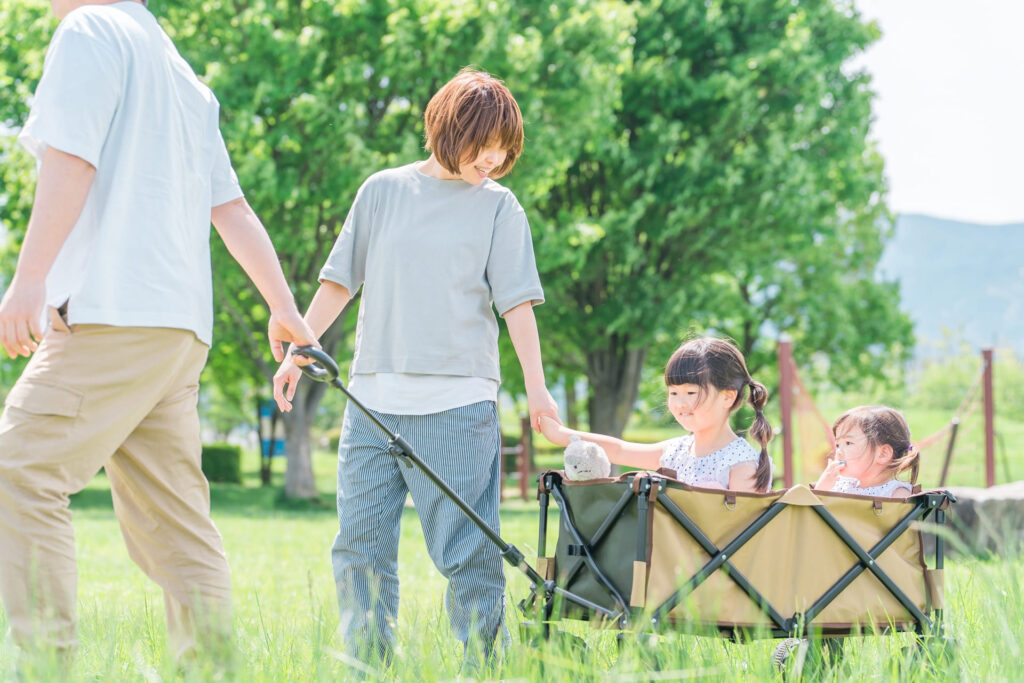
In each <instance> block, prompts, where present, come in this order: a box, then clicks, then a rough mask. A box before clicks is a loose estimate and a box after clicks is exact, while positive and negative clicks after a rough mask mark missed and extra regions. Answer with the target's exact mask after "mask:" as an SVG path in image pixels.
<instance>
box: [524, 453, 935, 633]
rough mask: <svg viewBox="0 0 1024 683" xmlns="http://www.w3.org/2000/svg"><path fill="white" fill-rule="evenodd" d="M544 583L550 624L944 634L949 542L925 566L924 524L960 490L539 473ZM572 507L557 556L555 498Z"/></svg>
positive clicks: (563, 510)
mask: <svg viewBox="0 0 1024 683" xmlns="http://www.w3.org/2000/svg"><path fill="white" fill-rule="evenodd" d="M539 483H540V487H539V500H540V533H539V539H538V555H539V557H538V566H537V571H538V572H539V573H540V574H541V575H542V576H543V577H544V579H545V584H546V587H545V590H543V591H541V590H538V589H537V588H539V587H535V591H534V593H533V594H532V595H531V597H530V599H528V600H527V601H526V604H525V605H523V606H524V607H529V606H531V605H532V607H533V608H534V609H535V610H536V611H539V612H540V614H539V615H538V616H539V617H540V620H541V621H543V622H544V623H550V622H552V621H554V620H558V619H562V618H569V619H586V620H600V621H602V622H603V623H604V624H605V625H607V626H610V627H613V628H637V627H640V628H651V629H672V630H684V631H697V632H707V631H708V630H711V631H714V630H717V631H718V632H720V633H721V634H722V635H726V636H729V637H732V638H736V639H747V638H756V637H775V638H787V637H788V638H822V637H830V636H841V635H850V634H856V633H865V632H892V631H914V632H916V633H918V634H919V635H921V636H925V635H934V634H936V633H937V632H938V629H939V625H940V622H941V618H942V607H943V602H942V574H943V569H942V568H943V541H942V536H941V534H940V535H938V536H937V537H936V538H937V540H936V543H935V551H934V557H933V558H932V563H931V567H929V566H928V564H927V563H926V562H925V557H924V550H923V548H924V545H923V539H922V534H921V531H920V528H919V524H918V523H919V522H922V521H924V520H929V521H930V522H932V523H933V524H935V525H939V526H941V525H943V524H944V521H945V520H944V517H945V511H946V509H947V508H948V507H949V505H950V503H952V502H953V501H954V499H953V497H952V496H951V495H950V494H949V493H948V492H945V491H927V492H915V493H914V494H913V495H911V496H910V498H908V499H906V500H896V499H892V498H872V497H867V496H858V495H851V494H842V493H832V492H820V491H815V490H813V489H811V488H809V487H807V486H803V485H800V486H795V487H793V488H791V489H789V490H785V491H773V492H770V493H765V494H753V493H741V492H734V491H723V490H714V489H701V488H694V487H691V486H687V485H685V484H682V483H681V482H678V481H676V480H675V479H672V478H670V477H669V476H667V475H666V474H659V473H653V472H630V473H627V474H624V475H622V476H621V477H619V478H616V479H600V480H592V481H585V482H577V481H570V480H568V479H566V478H565V477H564V475H563V473H561V472H558V471H551V472H545V473H544V474H542V475H541V477H540V481H539ZM551 499H554V502H555V503H556V504H557V505H558V508H559V509H560V515H559V523H558V542H557V546H556V548H555V552H554V554H553V555H552V556H547V554H546V546H547V518H548V507H549V503H550V500H551Z"/></svg>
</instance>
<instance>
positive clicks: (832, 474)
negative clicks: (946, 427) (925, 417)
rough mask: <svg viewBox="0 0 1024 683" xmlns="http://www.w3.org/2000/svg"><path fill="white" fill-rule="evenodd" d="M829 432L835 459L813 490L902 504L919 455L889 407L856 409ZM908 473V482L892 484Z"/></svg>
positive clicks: (904, 426)
mask: <svg viewBox="0 0 1024 683" xmlns="http://www.w3.org/2000/svg"><path fill="white" fill-rule="evenodd" d="M832 432H833V434H835V437H836V448H835V453H834V455H833V456H832V457H831V458H829V461H828V465H827V466H826V467H825V471H824V472H822V473H821V477H819V478H818V482H817V483H816V484H815V485H814V488H816V489H819V490H825V491H836V492H837V493H856V494H859V495H862V496H876V497H883V498H906V497H907V496H909V495H910V494H911V492H912V491H913V485H914V484H915V483H916V482H917V469H918V465H919V462H920V454H919V453H918V452H917V449H915V448H914V446H913V445H912V444H911V443H910V427H908V426H907V421H906V420H905V419H904V418H903V415H901V414H900V413H899V411H896V410H893V409H892V408H889V407H887V406H859V407H857V408H851V409H850V410H847V411H846V412H845V413H843V414H842V415H841V416H840V417H839V419H838V420H836V422H835V425H833V427H832ZM907 470H909V471H910V481H909V482H906V481H901V480H899V479H897V478H896V475H897V474H899V473H900V472H905V471H907Z"/></svg>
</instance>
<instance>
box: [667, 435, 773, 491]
mask: <svg viewBox="0 0 1024 683" xmlns="http://www.w3.org/2000/svg"><path fill="white" fill-rule="evenodd" d="M760 457H761V452H760V451H758V450H757V449H755V448H754V447H753V446H751V445H750V444H749V443H748V442H747V440H746V439H744V438H743V437H736V439H735V440H734V441H732V442H730V443H729V444H728V445H726V446H724V447H722V448H719V449H718V450H717V451H714V452H712V453H709V454H707V455H705V456H702V457H699V458H698V457H696V456H694V455H693V435H692V434H687V435H686V436H680V437H679V438H676V439H672V440H670V441H667V442H666V443H665V446H664V448H663V449H662V451H661V459H660V460H659V461H658V465H659V466H660V467H665V468H668V469H670V470H675V471H676V479H678V480H679V481H681V482H683V483H684V484H689V485H690V486H708V485H709V484H710V485H711V486H721V487H722V488H724V489H727V488H729V473H730V472H731V471H732V468H733V467H735V466H736V465H740V464H742V463H746V462H753V463H754V465H757V462H758V460H759V459H760ZM770 462H771V461H769V463H770Z"/></svg>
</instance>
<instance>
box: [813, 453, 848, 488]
mask: <svg viewBox="0 0 1024 683" xmlns="http://www.w3.org/2000/svg"><path fill="white" fill-rule="evenodd" d="M845 467H846V461H845V460H840V459H839V458H838V457H836V456H833V457H831V458H829V459H828V464H827V465H825V470H824V471H823V472H822V473H821V476H820V477H818V481H817V483H816V484H815V485H814V488H816V489H822V490H831V489H832V487H833V486H834V485H835V483H836V479H838V478H839V472H840V471H842V469H843V468H845Z"/></svg>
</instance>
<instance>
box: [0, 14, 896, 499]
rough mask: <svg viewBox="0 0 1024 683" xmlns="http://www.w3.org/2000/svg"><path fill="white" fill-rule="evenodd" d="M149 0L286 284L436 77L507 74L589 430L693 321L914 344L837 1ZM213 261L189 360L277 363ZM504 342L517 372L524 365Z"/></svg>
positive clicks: (15, 207)
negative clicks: (472, 70) (215, 119)
mask: <svg viewBox="0 0 1024 683" xmlns="http://www.w3.org/2000/svg"><path fill="white" fill-rule="evenodd" d="M150 8H151V9H152V10H153V11H154V13H155V14H156V15H157V16H158V18H159V20H160V21H161V23H162V24H163V26H164V27H165V28H166V29H167V31H168V32H169V33H170V35H171V36H172V38H173V39H174V40H175V43H176V44H177V45H178V47H179V49H180V50H181V52H182V54H183V56H184V57H185V58H186V59H187V61H189V63H190V64H192V66H193V68H194V69H195V70H196V72H197V73H198V74H199V75H200V77H201V78H202V79H203V80H205V81H206V82H207V83H208V84H210V86H211V87H212V88H213V89H214V91H215V92H216V93H217V95H218V98H219V99H220V102H221V123H222V129H223V132H224V137H225V139H226V141H227V143H228V147H229V151H230V152H231V156H232V159H233V162H234V165H235V168H236V170H237V171H238V174H239V177H240V179H241V183H242V186H243V188H244V189H245V191H246V195H247V197H248V200H249V202H250V204H252V206H253V207H254V208H255V209H256V211H257V213H259V214H260V216H261V217H262V218H263V220H264V222H265V223H266V225H267V228H268V230H269V232H270V234H271V237H272V238H273V240H274V242H275V245H276V247H277V249H278V252H279V254H280V256H281V260H282V265H283V267H284V270H285V274H286V277H287V278H288V280H289V282H290V283H291V285H292V287H293V290H294V293H295V295H296V299H297V302H298V303H299V305H300V307H304V306H305V305H307V304H308V302H309V301H310V299H311V298H312V294H313V292H314V291H315V289H316V287H317V274H318V272H319V269H320V267H321V266H322V264H323V262H324V260H325V258H326V255H327V253H328V251H329V249H330V248H331V246H332V244H333V242H334V239H335V237H336V235H337V233H338V231H339V229H340V227H341V224H342V223H343V221H344V218H345V215H346V213H347V211H348V207H349V205H350V203H351V200H352V198H353V196H354V194H355V191H356V189H357V188H358V187H359V184H360V183H361V182H362V181H363V179H365V178H366V177H367V176H368V175H370V174H371V173H373V172H375V171H377V170H379V169H381V168H385V167H391V166H396V165H399V164H403V163H408V162H410V161H413V160H416V159H421V158H423V157H424V156H425V154H424V152H423V148H422V145H423V130H422V112H423V109H424V107H425V105H426V103H427V101H428V100H429V98H430V96H431V95H432V94H433V93H434V92H435V91H436V90H437V89H438V87H440V85H442V84H443V83H444V82H445V81H447V80H448V79H449V78H450V77H451V76H452V75H453V74H454V73H456V72H457V71H458V70H459V69H460V68H462V67H463V66H466V65H476V66H478V67H480V68H483V69H485V70H487V71H490V72H491V73H494V74H495V75H497V76H499V77H501V78H503V79H504V80H505V81H506V83H507V84H508V85H509V87H510V89H511V90H512V92H513V93H514V94H515V95H516V97H517V99H518V101H519V103H520V106H521V108H522V110H523V114H524V118H525V122H526V136H527V141H526V148H525V151H524V155H523V156H522V158H521V160H520V161H519V163H518V164H517V166H516V168H515V169H514V170H513V172H512V174H511V175H510V176H509V177H508V178H506V179H504V180H503V181H502V182H503V183H505V184H507V185H508V186H509V187H511V188H512V189H513V190H514V191H515V192H516V194H517V196H518V197H519V198H520V200H521V201H522V203H523V205H524V206H525V207H526V210H527V213H528V216H529V217H530V221H531V224H532V226H533V229H534V235H535V244H536V250H537V256H538V265H539V267H540V270H541V275H542V281H543V284H544V288H545V292H546V296H547V300H548V303H547V304H546V305H545V306H543V307H541V308H539V309H538V312H537V313H538V321H539V323H540V328H541V337H542V341H543V346H544V353H545V361H546V364H547V366H548V374H549V378H550V377H554V376H556V375H564V376H565V377H567V378H569V379H570V381H571V379H572V378H575V377H578V376H581V375H586V377H587V379H588V384H589V386H590V389H591V396H590V401H589V414H590V427H591V428H592V429H595V430H598V431H604V432H608V433H613V434H617V433H621V430H622V428H623V426H624V425H625V422H626V419H627V418H628V416H629V413H630V412H631V410H632V407H633V404H634V402H635V399H636V396H637V387H638V384H639V382H640V375H641V369H643V368H645V367H647V368H648V369H649V368H651V367H655V366H660V365H661V363H663V361H664V359H665V358H666V357H667V355H668V353H669V352H670V350H671V348H672V347H674V346H675V345H676V344H677V343H678V341H679V339H680V338H681V337H682V336H683V335H684V334H686V333H687V331H690V332H693V333H700V334H703V333H715V334H724V335H729V336H731V337H733V338H734V339H736V340H737V342H738V344H739V345H740V347H741V348H742V349H743V350H744V351H745V353H746V354H747V356H748V359H749V361H750V365H751V369H752V371H754V372H755V373H757V372H761V373H762V374H761V375H760V377H761V378H762V379H764V373H765V372H767V370H769V369H770V368H771V367H773V365H774V339H775V338H776V337H777V336H778V335H779V334H780V333H787V334H789V335H791V336H793V337H794V339H795V341H796V344H795V349H796V351H797V353H798V354H799V355H800V356H801V358H808V357H810V356H812V355H814V356H816V357H819V358H827V359H828V360H829V362H828V363H824V364H822V363H818V364H817V366H816V367H823V368H824V370H823V372H825V373H827V374H828V375H829V376H830V377H831V378H832V379H834V380H835V381H836V382H837V383H839V384H843V383H847V382H850V381H851V380H853V379H854V378H857V377H860V376H863V375H864V374H878V373H879V372H880V368H881V366H882V365H883V364H884V362H885V361H886V359H887V358H889V357H891V356H895V357H897V358H900V357H902V354H904V353H905V349H907V348H909V347H910V342H911V338H910V326H909V323H908V321H907V319H906V318H905V316H903V315H902V314H900V313H899V312H898V310H897V300H898V292H897V290H896V288H895V286H894V285H893V284H892V283H887V282H881V281H879V280H877V279H876V277H875V275H874V271H875V264H876V262H877V260H878V258H879V256H880V253H881V248H882V245H883V243H884V239H885V238H886V236H887V231H888V227H887V226H888V214H887V211H886V208H885V204H884V191H885V185H884V181H883V178H882V162H881V159H880V158H879V156H878V154H877V153H876V151H875V150H874V148H873V147H872V145H871V144H870V142H869V141H868V125H869V121H870V112H871V109H870V106H871V97H872V95H871V92H870V90H869V87H868V86H869V84H868V79H867V77H866V76H865V75H864V74H862V73H858V72H855V71H852V70H850V68H849V67H848V59H849V58H850V57H851V56H852V55H854V54H856V53H857V52H858V51H860V50H863V49H864V47H865V46H867V45H868V44H869V43H870V42H871V41H872V40H873V39H874V38H875V36H876V33H877V32H876V29H875V28H874V27H873V26H872V25H870V24H865V23H864V22H862V20H861V19H860V17H859V16H858V15H857V13H856V12H855V11H854V10H853V9H852V7H850V6H849V5H844V4H841V3H839V4H837V3H834V2H832V1H831V0H796V1H787V2H779V1H777V0H740V1H737V2H729V3H726V2H722V1H720V0H709V1H708V2H702V3H695V2H691V1H689V0H651V1H650V2H646V3H633V2H625V1H624V0H599V1H597V2H588V3H580V2H577V1H576V0H546V1H545V2H539V1H536V0H516V1H515V2H504V3H473V2H469V3H451V2H446V1H445V0H366V1H364V2H351V1H348V0H257V1H255V2H244V3H243V2H240V1H238V0H180V1H175V2H170V1H168V0H152V2H151V3H150ZM47 10H48V7H47V3H45V2H22V0H0V21H3V25H4V26H5V31H7V32H8V34H9V35H12V36H15V37H16V38H17V40H14V41H8V42H6V43H4V44H3V45H2V46H0V85H2V86H3V87H2V88H0V122H2V124H3V125H4V126H5V128H6V129H7V130H16V128H17V127H18V126H19V125H20V124H21V122H22V121H23V120H24V116H25V114H26V112H27V109H26V103H27V101H28V98H29V95H30V93H31V91H32V90H33V89H34V87H35V82H36V80H37V79H38V76H39V71H40V69H41V65H42V57H43V53H44V50H45V46H46V43H47V41H48V39H49V35H50V33H51V31H52V28H53V25H54V22H53V21H52V20H51V19H49V17H48V13H47ZM2 144H3V146H2V147H0V155H2V173H3V176H2V177H3V183H4V185H3V187H2V188H0V202H2V204H0V206H2V208H3V217H2V220H3V225H4V227H5V228H6V229H7V230H9V231H10V235H11V237H12V238H13V239H11V240H9V245H10V246H12V247H13V246H16V244H17V242H18V240H19V238H20V231H22V230H23V229H24V226H25V224H26V223H27V210H28V207H29V205H30V203H31V194H30V188H31V183H32V180H31V176H32V173H31V163H30V161H29V160H28V158H27V156H26V155H24V154H22V153H19V152H16V151H14V150H13V149H12V147H13V142H12V138H10V137H9V136H5V137H4V140H3V143H2ZM11 253H13V252H12V251H11V250H10V249H8V251H7V252H5V254H6V257H5V258H6V260H5V261H3V264H2V268H3V272H6V273H9V272H10V268H11V266H12V265H13V261H12V260H11V259H10V255H11ZM213 259H214V272H215V274H214V281H215V282H214V286H215V308H216V312H217V313H216V315H217V318H216V330H215V345H214V348H213V349H212V350H211V357H210V364H209V366H208V369H207V375H206V377H207V379H209V380H211V381H213V382H215V383H217V384H218V385H223V386H224V387H231V386H243V387H252V386H262V387H267V386H268V382H269V379H270V377H271V375H272V373H273V371H274V369H275V368H274V364H273V362H272V360H271V358H270V355H269V350H268V349H267V348H266V342H265V327H266V323H267V312H266V310H265V308H264V306H263V304H262V301H261V299H260V298H259V296H258V294H257V293H256V291H255V290H254V288H253V287H252V285H251V284H250V283H249V282H248V280H247V278H246V277H245V276H244V274H243V273H242V272H241V271H240V269H239V268H238V267H237V266H236V265H235V264H234V262H233V261H232V260H231V259H230V257H229V256H228V254H227V253H226V251H225V250H224V249H223V247H222V245H221V244H220V241H219V240H217V239H214V251H213ZM395 267H396V268H401V267H402V264H400V263H396V264H395ZM351 308H354V307H351ZM353 324H354V314H353V311H352V310H350V311H348V313H347V314H346V315H344V316H342V319H341V320H340V321H339V323H338V324H337V325H336V326H334V327H333V328H332V329H331V330H330V331H329V332H328V333H327V334H326V335H325V337H324V339H323V342H324V346H325V349H326V350H327V351H328V352H330V353H332V354H334V355H336V356H337V357H339V359H340V360H342V361H343V363H344V361H345V360H346V357H347V355H348V354H349V353H350V350H351V343H352V340H351V336H352V335H351V334H349V331H350V330H351V328H352V326H353ZM502 344H503V375H504V377H505V382H506V388H508V389H510V390H512V391H513V393H515V392H517V391H518V390H519V389H520V388H521V383H520V382H521V380H520V377H521V373H520V371H519V368H518V363H517V361H516V359H515V355H514V354H513V353H511V348H510V345H509V344H508V341H507V339H503V341H502ZM648 371H650V370H648ZM768 383H769V384H770V382H768ZM299 391H300V393H299V395H298V396H297V401H296V410H295V411H293V413H291V414H290V415H289V416H288V420H287V423H286V426H287V431H288V437H289V450H290V453H289V464H288V475H287V478H286V492H287V493H288V495H291V496H297V497H307V496H314V495H316V490H315V487H314V486H313V478H312V470H311V466H310V457H309V428H310V425H311V424H312V422H313V419H314V416H315V415H316V413H317V410H318V406H319V405H320V401H321V398H322V396H323V391H324V387H323V386H322V385H318V384H313V383H308V382H303V383H301V384H300V390H299ZM221 393H222V394H223V396H225V397H231V396H237V397H238V399H237V400H239V401H241V400H243V399H242V398H241V397H242V396H248V394H247V392H246V391H241V390H239V391H232V390H229V389H226V390H224V391H222V392H221ZM244 400H250V399H248V398H246V399H244ZM244 410H246V411H249V410H250V409H249V408H248V407H246V408H245V409H244Z"/></svg>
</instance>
